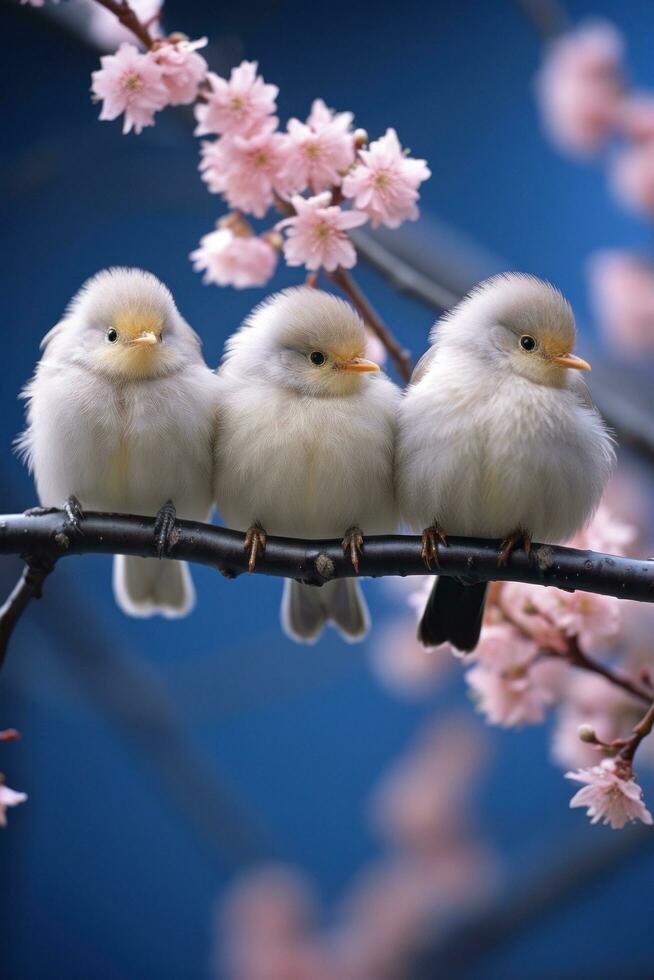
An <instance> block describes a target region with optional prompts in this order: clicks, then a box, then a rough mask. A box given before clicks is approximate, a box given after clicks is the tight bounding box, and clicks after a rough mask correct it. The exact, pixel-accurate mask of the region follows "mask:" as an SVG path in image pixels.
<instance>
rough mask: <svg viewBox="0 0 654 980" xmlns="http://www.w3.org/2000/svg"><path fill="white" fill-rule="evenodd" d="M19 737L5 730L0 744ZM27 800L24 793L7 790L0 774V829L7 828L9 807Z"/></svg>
mask: <svg viewBox="0 0 654 980" xmlns="http://www.w3.org/2000/svg"><path fill="white" fill-rule="evenodd" d="M18 737H19V735H18V732H17V731H16V729H15V728H5V729H4V730H3V731H0V742H14V741H15V740H16V739H17V738H18ZM26 799H27V794H26V793H17V792H16V790H15V789H9V787H8V786H7V785H6V784H5V778H4V776H3V774H2V773H0V827H6V826H7V810H8V809H9V808H10V807H13V806H18V804H19V803H24V802H25V800H26Z"/></svg>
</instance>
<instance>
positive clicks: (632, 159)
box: [610, 141, 654, 215]
mask: <svg viewBox="0 0 654 980" xmlns="http://www.w3.org/2000/svg"><path fill="white" fill-rule="evenodd" d="M610 179H611V186H612V188H613V191H614V193H615V195H616V197H617V198H618V200H620V201H621V202H622V203H623V204H624V205H625V206H626V207H628V208H630V209H631V210H633V211H636V212H638V213H644V214H646V215H652V214H654V141H650V142H647V143H634V144H632V145H631V146H629V147H628V148H627V149H625V150H623V151H622V152H621V153H620V154H619V155H618V156H616V157H615V159H614V160H613V164H612V167H611V172H610Z"/></svg>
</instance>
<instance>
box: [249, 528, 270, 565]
mask: <svg viewBox="0 0 654 980" xmlns="http://www.w3.org/2000/svg"><path fill="white" fill-rule="evenodd" d="M267 541H268V535H267V534H266V532H265V531H264V529H263V528H262V527H261V524H259V523H258V522H257V521H255V523H254V524H252V525H251V527H249V528H248V529H247V531H246V533H245V541H244V542H243V550H244V551H249V552H250V557H249V558H248V572H249V573H252V572H253V571H254V569H255V568H256V565H257V555H258V554H259V552H261V554H262V555H263V554H264V552H265V550H266V542H267Z"/></svg>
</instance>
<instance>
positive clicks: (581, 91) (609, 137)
mask: <svg viewBox="0 0 654 980" xmlns="http://www.w3.org/2000/svg"><path fill="white" fill-rule="evenodd" d="M624 49H625V45H624V40H623V38H622V35H621V34H620V33H619V31H618V30H617V29H616V28H615V27H614V26H613V25H612V24H610V23H608V22H607V21H603V20H602V21H591V22H589V23H587V24H582V25H581V26H580V27H579V28H577V29H576V30H573V31H571V32H570V33H568V34H565V35H563V37H561V38H560V39H558V40H556V41H555V42H554V43H553V44H551V45H550V47H549V48H548V49H547V53H546V56H545V60H544V63H543V65H542V67H541V69H540V71H539V73H538V76H537V78H536V95H537V100H538V103H539V107H540V110H541V116H542V120H543V125H544V128H545V130H546V132H547V133H548V135H549V136H550V138H551V139H552V141H553V142H554V143H555V144H556V146H558V147H559V148H560V149H561V150H563V151H564V152H566V153H569V154H572V155H573V156H578V157H587V158H588V157H593V156H596V155H598V154H599V153H600V152H601V151H603V150H605V149H608V150H609V151H610V152H609V153H608V155H607V160H606V165H607V169H608V175H609V186H610V188H611V189H612V191H613V193H614V194H615V196H616V197H617V199H618V200H619V201H620V202H621V203H622V204H623V205H624V206H625V207H627V208H629V209H630V210H632V211H635V212H637V213H641V214H644V215H645V216H646V217H649V218H651V217H654V92H649V91H639V90H634V89H632V88H631V87H630V86H628V85H627V82H626V79H627V72H626V70H625V67H624V64H623V60H624ZM589 278H590V290H591V297H592V299H593V302H594V305H595V309H596V312H597V316H598V320H599V322H600V325H601V327H602V329H603V332H604V336H605V338H606V339H607V340H608V342H609V344H610V346H611V347H612V348H613V349H614V351H615V352H616V353H619V355H620V356H622V357H624V356H625V354H626V355H629V354H639V353H642V352H643V351H645V352H651V351H652V349H654V302H653V300H652V296H653V295H654V266H653V264H652V262H651V261H650V260H648V259H646V258H644V257H643V256H639V255H635V254H631V253H630V252H626V251H625V252H619V251H613V252H608V253H600V254H599V255H598V256H596V257H594V258H593V259H592V261H591V262H590V264H589Z"/></svg>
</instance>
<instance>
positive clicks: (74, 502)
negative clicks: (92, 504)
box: [63, 493, 84, 534]
mask: <svg viewBox="0 0 654 980" xmlns="http://www.w3.org/2000/svg"><path fill="white" fill-rule="evenodd" d="M63 509H64V514H65V515H66V524H67V525H68V526H69V527H71V528H72V529H73V530H74V531H77V533H78V534H83V533H84V532H83V531H82V520H83V519H84V511H83V510H82V505H81V504H80V502H79V500H78V499H77V497H76V496H75V494H74V493H71V495H70V497H69V498H68V499H67V501H66V503H65V504H64V508H63Z"/></svg>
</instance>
